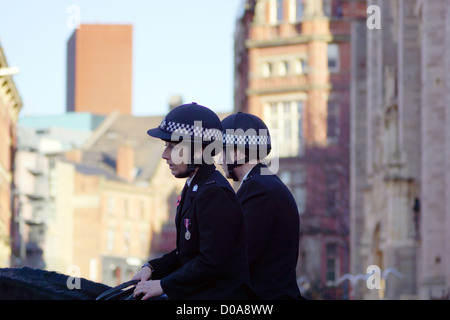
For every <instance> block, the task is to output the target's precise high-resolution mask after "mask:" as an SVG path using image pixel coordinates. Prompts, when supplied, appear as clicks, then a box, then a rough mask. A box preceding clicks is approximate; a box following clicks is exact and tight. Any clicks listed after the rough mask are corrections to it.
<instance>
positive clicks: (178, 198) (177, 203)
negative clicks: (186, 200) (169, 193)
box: [176, 194, 181, 207]
mask: <svg viewBox="0 0 450 320" xmlns="http://www.w3.org/2000/svg"><path fill="white" fill-rule="evenodd" d="M180 201H181V194H180V195H179V196H178V197H177V202H176V206H177V207H178V205H179V204H180Z"/></svg>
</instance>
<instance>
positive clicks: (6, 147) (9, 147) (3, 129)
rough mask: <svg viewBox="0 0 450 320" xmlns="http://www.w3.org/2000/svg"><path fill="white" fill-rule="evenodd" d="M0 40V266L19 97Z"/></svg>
mask: <svg viewBox="0 0 450 320" xmlns="http://www.w3.org/2000/svg"><path fill="white" fill-rule="evenodd" d="M10 71H11V69H10V66H9V65H8V62H7V59H6V55H5V53H4V51H3V48H2V46H1V44H0V267H8V266H10V260H11V223H12V212H13V211H14V208H13V202H12V198H13V193H14V179H13V170H14V156H15V151H16V147H17V141H16V128H17V122H18V118H19V113H20V110H21V109H22V99H21V97H20V94H19V92H18V90H17V88H16V85H15V83H14V80H13V78H12V74H11V72H10Z"/></svg>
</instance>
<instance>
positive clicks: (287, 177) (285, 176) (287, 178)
mask: <svg viewBox="0 0 450 320" xmlns="http://www.w3.org/2000/svg"><path fill="white" fill-rule="evenodd" d="M280 179H281V181H283V183H284V184H285V185H286V186H289V185H290V184H291V172H290V171H282V172H281V173H280Z"/></svg>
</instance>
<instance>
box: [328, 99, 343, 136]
mask: <svg viewBox="0 0 450 320" xmlns="http://www.w3.org/2000/svg"><path fill="white" fill-rule="evenodd" d="M327 109H328V110H327V112H328V113H327V138H328V142H330V143H334V142H337V139H338V138H339V133H340V121H339V119H340V112H339V104H338V103H337V102H334V101H328V107H327Z"/></svg>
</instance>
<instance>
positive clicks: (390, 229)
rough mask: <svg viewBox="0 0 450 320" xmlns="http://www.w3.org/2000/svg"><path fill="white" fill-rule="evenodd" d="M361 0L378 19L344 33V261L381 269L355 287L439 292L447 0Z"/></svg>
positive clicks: (357, 268)
mask: <svg viewBox="0 0 450 320" xmlns="http://www.w3.org/2000/svg"><path fill="white" fill-rule="evenodd" d="M368 5H375V6H377V7H378V8H379V9H380V11H379V12H380V14H379V19H380V27H381V29H368V28H366V27H365V25H359V26H356V25H355V28H354V33H353V41H352V45H353V52H354V57H356V59H355V60H353V64H354V66H355V67H357V68H355V70H356V72H355V73H354V74H353V75H352V83H353V86H352V122H351V123H352V130H351V132H352V134H351V136H352V139H351V140H352V156H351V159H352V161H351V163H352V165H351V181H352V189H351V230H352V232H351V234H352V238H351V253H352V259H351V260H352V264H351V270H352V273H353V274H364V273H366V268H367V267H368V266H370V265H377V266H379V268H380V270H381V271H382V274H381V275H382V279H381V283H380V284H381V286H380V289H378V290H369V289H368V288H366V287H365V285H364V284H363V283H359V285H358V286H356V287H355V296H356V297H357V298H367V299H448V298H449V291H450V271H449V270H450V267H449V266H450V251H449V248H450V247H449V245H448V244H449V243H450V232H449V230H450V209H449V208H450V206H449V205H448V204H449V203H450V192H449V188H448V185H449V181H450V174H449V170H448V168H449V164H450V156H449V155H450V131H449V130H450V129H449V128H450V113H449V111H450V109H449V102H450V94H449V92H450V91H449V88H450V80H449V78H448V76H447V75H448V74H449V72H450V59H449V55H450V40H449V39H450V3H449V2H448V1H446V0H436V1H422V0H411V1H409V0H408V1H405V0H372V1H368ZM387 270H391V271H394V270H395V271H396V272H397V273H391V274H390V275H387V274H386V271H387Z"/></svg>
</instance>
